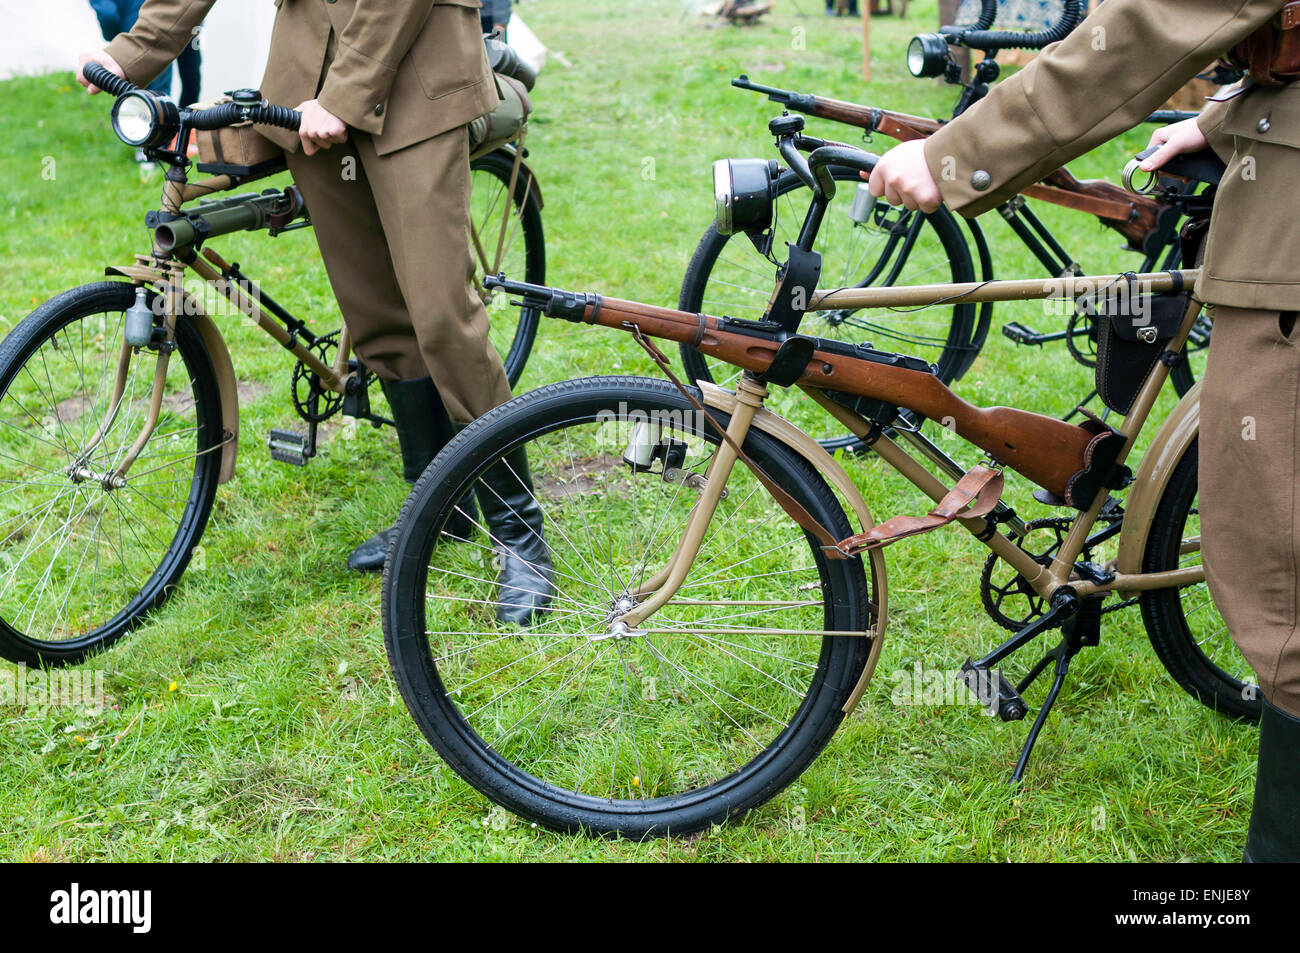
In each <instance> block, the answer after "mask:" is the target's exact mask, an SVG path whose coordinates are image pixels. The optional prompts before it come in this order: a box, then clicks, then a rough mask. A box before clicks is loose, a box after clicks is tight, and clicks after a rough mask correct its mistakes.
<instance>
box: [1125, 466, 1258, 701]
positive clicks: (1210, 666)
mask: <svg viewBox="0 0 1300 953" xmlns="http://www.w3.org/2000/svg"><path fill="white" fill-rule="evenodd" d="M1197 446H1198V445H1197V443H1196V442H1193V443H1192V445H1191V446H1190V447H1189V448H1188V450H1187V452H1186V453H1185V454H1184V455H1183V459H1182V460H1180V461H1179V462H1178V465H1177V466H1176V467H1175V468H1174V473H1173V476H1172V477H1170V479H1169V486H1168V487H1167V488H1166V489H1165V492H1164V495H1163V496H1162V497H1161V498H1160V503H1159V505H1158V506H1157V507H1156V515H1155V519H1154V520H1153V522H1152V524H1151V536H1150V538H1149V540H1148V542H1147V552H1146V559H1145V562H1144V566H1145V569H1146V571H1147V572H1161V571H1163V570H1168V569H1175V568H1178V567H1182V566H1188V565H1195V564H1197V563H1199V562H1200V560H1201V553H1200V546H1199V540H1200V535H1201V529H1200V514H1199V512H1198V510H1197V508H1196V484H1197V475H1196V464H1197V456H1198V454H1197ZM1192 540H1196V541H1197V545H1196V546H1195V548H1191V546H1190V541H1192ZM1183 550H1189V551H1187V552H1183ZM1140 604H1141V607H1142V621H1143V622H1144V623H1145V625H1146V629H1147V636H1148V638H1150V640H1151V645H1152V647H1153V648H1154V649H1155V650H1156V655H1158V656H1159V657H1160V661H1161V662H1162V663H1163V664H1164V666H1165V668H1166V669H1167V670H1168V671H1169V674H1170V675H1172V676H1173V677H1174V681H1176V682H1178V684H1179V685H1181V686H1182V688H1183V690H1184V691H1186V692H1187V693H1188V694H1189V695H1191V696H1192V697H1193V698H1195V699H1196V700H1197V701H1199V702H1200V703H1201V704H1203V705H1205V706H1207V707H1209V708H1213V709H1214V710H1215V711H1218V712H1222V713H1223V714H1225V715H1229V716H1231V717H1233V718H1241V719H1244V720H1247V721H1256V720H1258V719H1259V716H1260V710H1261V707H1262V706H1261V704H1260V701H1259V692H1258V690H1257V689H1256V687H1255V685H1254V681H1253V679H1254V676H1253V674H1252V673H1251V670H1250V666H1249V665H1248V664H1247V663H1246V659H1245V657H1244V656H1242V654H1241V652H1240V651H1239V650H1238V649H1237V646H1236V645H1235V644H1234V643H1233V641H1232V636H1231V634H1230V633H1229V632H1228V627H1227V625H1226V624H1225V623H1224V621H1223V617H1222V616H1220V615H1219V613H1218V611H1217V610H1216V609H1215V608H1214V601H1213V599H1212V598H1211V597H1210V590H1209V588H1208V587H1207V586H1206V584H1205V583H1204V582H1199V583H1196V584H1194V585H1190V586H1184V587H1182V588H1181V589H1155V590H1151V591H1149V592H1144V593H1142V597H1141V600H1140Z"/></svg>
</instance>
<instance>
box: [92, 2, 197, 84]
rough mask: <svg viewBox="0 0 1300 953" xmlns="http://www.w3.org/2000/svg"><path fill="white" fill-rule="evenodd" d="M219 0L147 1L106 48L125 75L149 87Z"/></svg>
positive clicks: (183, 46)
mask: <svg viewBox="0 0 1300 953" xmlns="http://www.w3.org/2000/svg"><path fill="white" fill-rule="evenodd" d="M215 2H216V0H145V3H144V5H143V6H142V7H140V15H139V17H137V18H136V21H135V25H134V26H133V27H131V29H130V30H129V31H128V32H126V33H119V34H118V35H117V36H116V37H114V38H113V39H112V40H111V41H110V42H109V44H108V46H107V47H105V51H106V52H107V53H108V55H109V56H111V57H113V59H115V60H117V63H118V65H119V66H121V67H122V70H123V72H125V73H126V78H127V79H129V80H130V81H131V82H133V83H135V84H136V85H137V86H147V85H149V83H150V82H152V81H153V79H154V78H155V77H157V76H158V75H159V74H160V73H161V72H162V71H163V70H164V69H166V68H167V67H168V65H170V64H171V62H172V60H174V59H176V57H177V56H179V55H180V52H181V50H183V49H185V44H186V43H189V42H190V40H192V39H193V38H194V31H195V30H196V29H198V26H199V24H200V23H202V22H203V18H204V17H206V16H207V15H208V11H209V10H211V9H212V5H213V4H214V3H215Z"/></svg>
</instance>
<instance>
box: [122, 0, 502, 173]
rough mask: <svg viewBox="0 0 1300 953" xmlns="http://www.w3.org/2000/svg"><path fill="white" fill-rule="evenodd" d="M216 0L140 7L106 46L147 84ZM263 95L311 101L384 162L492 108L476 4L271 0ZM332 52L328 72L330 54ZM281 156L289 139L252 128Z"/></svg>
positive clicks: (283, 101)
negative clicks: (368, 140) (357, 133)
mask: <svg viewBox="0 0 1300 953" xmlns="http://www.w3.org/2000/svg"><path fill="white" fill-rule="evenodd" d="M215 2H216V0H147V2H146V3H145V4H144V6H143V7H141V8H140V16H139V19H138V20H137V21H136V23H135V26H134V27H132V28H131V31H130V32H129V33H123V34H120V35H118V36H117V37H116V38H114V39H113V40H112V42H110V43H109V44H108V53H109V54H110V55H111V56H112V57H113V58H114V59H115V60H117V62H118V63H119V64H120V65H121V67H122V69H123V70H124V71H125V72H126V75H127V78H128V79H130V80H131V81H132V82H134V83H136V84H139V85H144V84H145V83H147V82H148V81H149V80H151V79H152V78H153V77H155V76H157V75H158V74H159V73H161V72H162V70H163V69H164V68H165V67H166V66H167V64H168V63H170V62H171V61H172V60H173V59H175V58H176V56H177V54H178V53H179V52H180V51H181V50H182V49H184V47H185V44H186V43H188V42H189V41H190V39H191V37H192V36H193V32H194V29H195V28H196V27H198V25H199V24H200V23H201V22H202V21H203V18H204V17H205V16H207V14H208V11H209V10H210V9H212V5H213V4H214V3H215ZM275 5H276V7H278V10H277V12H276V18H275V27H274V30H273V31H272V33H271V49H270V53H269V55H268V56H267V65H266V75H265V76H264V78H263V80H262V87H261V89H262V95H263V96H265V97H266V99H267V100H268V101H269V102H271V103H273V104H275V105H277V106H289V107H294V106H297V105H298V104H299V103H301V102H305V101H306V100H309V99H318V100H319V101H320V104H321V105H322V106H323V107H324V108H325V109H328V110H329V111H330V112H332V113H333V114H334V115H336V116H338V117H339V118H340V119H342V120H343V121H344V122H345V123H347V124H348V125H349V126H350V127H352V128H353V129H359V130H361V131H363V132H367V133H370V134H371V135H372V136H374V140H375V148H376V150H377V151H378V153H379V154H380V155H386V154H388V153H390V152H394V151H396V150H398V149H401V148H403V147H405V146H409V145H413V144H414V143H417V142H423V141H424V140H425V139H429V138H431V137H433V136H436V135H438V134H439V133H442V132H446V131H447V130H449V129H454V128H456V127H457V126H463V125H465V124H466V123H468V122H470V121H472V120H474V119H477V118H478V117H479V116H482V115H484V114H485V113H488V112H491V111H492V109H494V108H495V107H496V105H497V103H498V102H499V97H498V96H497V90H496V83H495V82H494V80H493V76H492V70H491V67H490V66H489V65H488V59H487V52H486V50H485V49H484V46H483V39H482V32H481V31H482V27H481V25H480V23H479V0H275ZM330 53H332V54H333V56H332V60H331V61H330V62H329V63H328V67H327V64H326V58H327V55H329V54H330ZM258 131H259V132H261V133H262V134H263V135H265V136H266V137H267V138H268V139H271V140H273V141H274V142H276V143H278V144H279V145H280V146H282V147H284V148H285V149H290V150H292V149H297V148H298V145H299V139H298V137H297V135H296V134H294V133H292V132H289V131H287V130H283V129H273V128H269V127H266V126H259V127H258Z"/></svg>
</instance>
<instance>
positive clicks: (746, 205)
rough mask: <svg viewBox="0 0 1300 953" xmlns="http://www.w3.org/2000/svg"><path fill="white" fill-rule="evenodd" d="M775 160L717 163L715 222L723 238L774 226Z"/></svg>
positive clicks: (736, 160) (776, 167) (714, 192)
mask: <svg viewBox="0 0 1300 953" xmlns="http://www.w3.org/2000/svg"><path fill="white" fill-rule="evenodd" d="M780 174H781V167H780V166H779V165H778V164H777V162H776V160H775V159H719V160H718V161H717V162H715V163H713V222H714V224H715V225H716V226H717V228H718V234H720V235H734V234H736V233H737V232H750V233H754V232H763V231H766V230H767V229H768V228H769V227H770V226H771V224H772V206H773V205H774V204H775V202H776V180H777V176H779V175H780Z"/></svg>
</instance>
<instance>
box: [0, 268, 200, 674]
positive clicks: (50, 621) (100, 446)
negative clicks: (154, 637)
mask: <svg viewBox="0 0 1300 953" xmlns="http://www.w3.org/2000/svg"><path fill="white" fill-rule="evenodd" d="M134 301H135V286H134V285H131V284H127V283H126V282H120V281H116V282H115V281H108V282H102V283H99V284H93V285H85V286H83V287H80V288H76V289H73V290H72V291H68V292H65V293H64V294H61V295H59V296H58V297H56V298H53V299H51V300H50V301H48V302H47V303H45V304H44V305H42V306H41V307H39V308H37V309H36V310H35V311H33V312H32V313H31V314H30V315H28V316H27V317H26V318H25V319H23V321H22V322H21V323H20V324H19V325H18V326H17V327H16V328H15V329H14V330H13V332H12V333H10V335H9V336H8V337H7V338H5V340H4V343H3V345H0V655H4V656H5V657H6V658H8V659H11V660H13V661H21V662H27V663H29V664H33V665H42V664H43V665H55V664H68V663H73V662H78V661H80V660H81V659H83V658H85V656H86V655H88V654H90V653H91V652H93V651H94V650H96V649H99V648H102V647H104V646H107V645H109V644H111V643H112V642H114V641H116V640H117V639H119V638H121V637H122V636H123V635H125V634H126V633H127V632H129V631H130V630H131V629H132V628H134V627H135V626H136V625H138V624H139V623H140V622H141V620H142V619H143V618H144V617H145V615H146V614H147V613H148V612H149V611H150V610H152V609H154V608H155V607H157V606H158V605H160V604H162V602H163V601H164V600H165V599H166V598H167V596H168V595H169V594H170V593H171V590H172V588H173V586H174V585H175V583H176V581H177V580H178V579H179V578H180V575H181V573H183V572H184V571H185V567H186V566H187V565H188V564H189V561H190V556H191V553H192V552H193V548H194V546H195V544H196V543H197V542H198V540H199V537H200V536H202V534H203V529H204V526H206V524H207V520H208V514H209V512H210V511H211V508H212V498H213V495H214V494H215V493H216V488H217V480H218V476H219V471H220V463H221V445H222V442H223V440H224V435H223V430H222V426H221V399H220V395H219V393H218V387H217V381H216V375H215V374H214V373H213V370H212V362H211V360H210V359H209V357H208V353H207V350H206V349H205V347H204V345H203V339H202V337H201V336H200V335H199V332H198V331H197V330H196V329H195V328H194V326H193V325H192V324H191V323H190V322H189V321H188V320H186V319H184V318H182V319H180V321H179V322H178V324H177V327H176V336H175V343H176V350H174V351H173V352H171V354H170V355H169V356H168V357H167V365H166V368H165V373H164V374H160V370H161V368H160V363H161V361H162V360H163V358H162V355H161V352H160V351H158V350H150V349H147V348H142V349H140V350H138V351H136V352H135V353H134V354H131V355H130V358H129V362H127V363H126V364H125V367H124V369H123V370H122V371H121V374H122V377H121V384H122V388H121V392H120V394H118V393H116V392H115V383H116V382H117V380H118V375H119V362H120V361H121V360H122V358H123V355H122V333H123V322H124V314H125V311H126V309H128V308H129V307H131V305H132V303H133V302H134ZM159 378H161V380H162V394H161V404H160V405H159V411H158V420H157V425H156V427H155V428H154V430H153V434H152V436H151V437H150V438H149V440H148V442H147V443H145V444H144V447H143V449H142V450H141V451H140V454H139V456H138V457H137V458H136V460H135V463H134V464H133V465H132V466H131V467H130V469H129V470H128V471H127V475H126V479H125V481H124V482H122V483H115V482H114V481H113V480H112V479H111V476H112V474H113V473H114V471H115V470H116V469H117V467H118V465H119V464H120V463H121V461H122V460H123V459H124V458H125V456H126V455H127V453H128V452H129V450H130V448H131V446H132V444H134V443H135V442H136V439H137V438H138V437H139V435H140V434H141V432H142V429H143V427H144V422H145V420H146V419H147V417H148V415H149V413H150V407H151V403H152V400H153V397H154V387H155V382H156V381H157V380H158V379H159ZM97 435H98V436H97Z"/></svg>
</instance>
